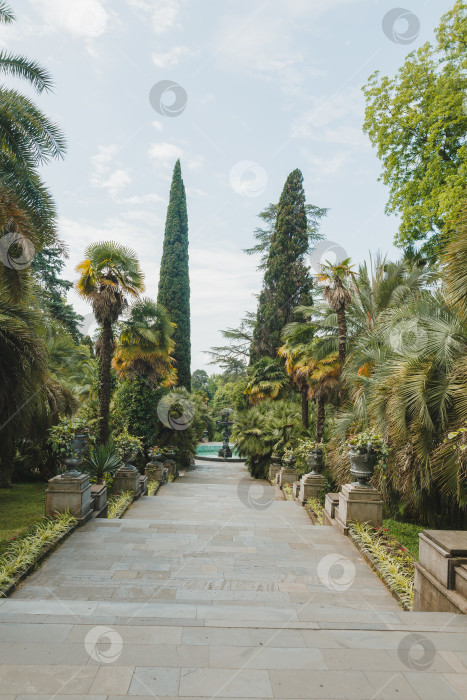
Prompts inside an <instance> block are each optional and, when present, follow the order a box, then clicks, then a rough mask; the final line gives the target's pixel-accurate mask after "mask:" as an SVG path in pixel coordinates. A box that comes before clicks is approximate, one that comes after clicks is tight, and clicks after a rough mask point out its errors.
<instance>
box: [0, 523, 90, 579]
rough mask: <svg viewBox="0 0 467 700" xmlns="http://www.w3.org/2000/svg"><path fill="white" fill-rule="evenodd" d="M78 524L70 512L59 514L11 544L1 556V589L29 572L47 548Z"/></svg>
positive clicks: (37, 524)
mask: <svg viewBox="0 0 467 700" xmlns="http://www.w3.org/2000/svg"><path fill="white" fill-rule="evenodd" d="M77 522H78V521H77V519H76V518H75V517H73V516H72V515H70V513H68V512H67V513H57V514H56V515H55V517H54V518H45V517H42V519H41V521H40V522H37V523H36V524H35V525H34V526H33V527H32V528H31V531H30V532H29V533H28V534H27V535H24V536H22V537H21V538H20V539H19V540H15V541H14V542H10V544H9V546H8V550H7V551H6V552H5V553H4V554H3V555H2V556H0V588H4V587H5V586H8V585H9V584H11V583H13V582H14V580H15V577H17V576H18V575H20V574H22V573H24V572H25V571H27V570H28V569H29V567H30V566H31V565H33V564H34V563H35V562H36V561H37V560H38V558H39V557H40V556H41V554H42V553H43V552H44V550H45V549H46V548H47V547H49V546H50V545H52V544H54V542H56V541H57V540H58V538H59V537H60V536H61V535H63V534H65V533H66V532H67V531H68V530H69V529H70V528H71V527H72V526H73V525H76V523H77Z"/></svg>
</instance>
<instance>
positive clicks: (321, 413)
mask: <svg viewBox="0 0 467 700" xmlns="http://www.w3.org/2000/svg"><path fill="white" fill-rule="evenodd" d="M324 419H325V401H324V397H322V396H320V397H319V398H318V399H317V400H316V442H321V440H322V439H323V433H324Z"/></svg>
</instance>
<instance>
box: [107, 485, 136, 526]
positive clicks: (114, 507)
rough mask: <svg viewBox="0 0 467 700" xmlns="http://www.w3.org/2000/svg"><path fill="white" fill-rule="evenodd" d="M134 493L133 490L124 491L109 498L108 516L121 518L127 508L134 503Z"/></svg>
mask: <svg viewBox="0 0 467 700" xmlns="http://www.w3.org/2000/svg"><path fill="white" fill-rule="evenodd" d="M133 498H134V493H133V492H132V491H123V492H122V493H120V494H119V495H118V496H111V497H110V498H109V507H108V510H107V518H111V519H114V518H121V517H122V515H123V514H124V513H125V511H126V510H127V508H129V507H130V505H131V504H132V503H133Z"/></svg>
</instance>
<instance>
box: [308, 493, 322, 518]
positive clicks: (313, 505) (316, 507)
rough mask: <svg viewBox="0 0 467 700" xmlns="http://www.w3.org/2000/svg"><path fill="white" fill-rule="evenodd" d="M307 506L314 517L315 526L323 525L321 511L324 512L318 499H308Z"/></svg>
mask: <svg viewBox="0 0 467 700" xmlns="http://www.w3.org/2000/svg"><path fill="white" fill-rule="evenodd" d="M307 505H308V507H309V508H310V509H311V510H312V511H313V513H314V515H315V516H316V523H317V525H322V524H323V510H324V508H323V506H322V505H321V503H320V501H319V499H317V498H309V499H308V500H307Z"/></svg>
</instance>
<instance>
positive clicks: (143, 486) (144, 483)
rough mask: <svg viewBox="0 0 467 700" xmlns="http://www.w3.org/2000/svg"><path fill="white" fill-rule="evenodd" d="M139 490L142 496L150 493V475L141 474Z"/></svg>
mask: <svg viewBox="0 0 467 700" xmlns="http://www.w3.org/2000/svg"><path fill="white" fill-rule="evenodd" d="M139 490H140V493H141V495H142V496H147V493H148V477H147V476H143V475H142V474H140V475H139Z"/></svg>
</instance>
